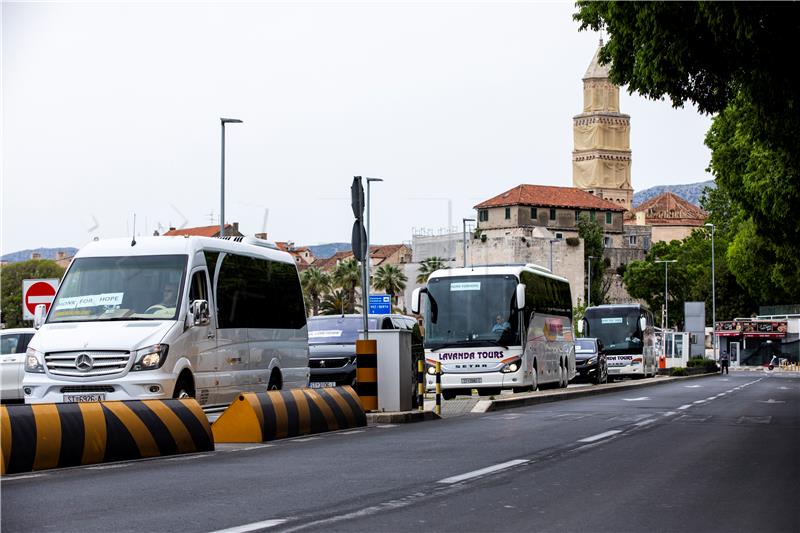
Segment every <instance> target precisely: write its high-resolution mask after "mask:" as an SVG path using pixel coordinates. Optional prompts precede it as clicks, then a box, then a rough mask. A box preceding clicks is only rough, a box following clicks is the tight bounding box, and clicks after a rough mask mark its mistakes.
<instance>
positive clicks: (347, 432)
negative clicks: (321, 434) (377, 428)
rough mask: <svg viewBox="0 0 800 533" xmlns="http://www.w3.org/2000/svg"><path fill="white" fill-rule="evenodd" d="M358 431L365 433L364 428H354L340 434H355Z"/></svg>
mask: <svg viewBox="0 0 800 533" xmlns="http://www.w3.org/2000/svg"><path fill="white" fill-rule="evenodd" d="M356 433H364V430H363V429H354V430H353V431H342V432H341V433H340V435H355V434H356Z"/></svg>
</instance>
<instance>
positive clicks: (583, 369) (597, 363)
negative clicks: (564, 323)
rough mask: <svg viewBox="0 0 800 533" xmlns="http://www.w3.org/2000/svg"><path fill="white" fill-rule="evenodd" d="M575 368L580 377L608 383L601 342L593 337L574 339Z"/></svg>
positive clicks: (599, 382) (598, 382)
mask: <svg viewBox="0 0 800 533" xmlns="http://www.w3.org/2000/svg"><path fill="white" fill-rule="evenodd" d="M575 369H576V370H577V371H578V375H579V376H580V377H581V378H582V379H588V380H591V381H592V382H593V383H595V384H597V385H599V384H601V383H608V364H607V363H606V354H605V352H604V351H603V343H602V342H601V341H600V340H599V339H596V338H593V337H583V338H580V339H575Z"/></svg>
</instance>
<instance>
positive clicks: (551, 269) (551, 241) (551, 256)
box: [550, 239, 560, 272]
mask: <svg viewBox="0 0 800 533" xmlns="http://www.w3.org/2000/svg"><path fill="white" fill-rule="evenodd" d="M559 240H560V239H550V272H552V271H553V243H554V242H558V241H559Z"/></svg>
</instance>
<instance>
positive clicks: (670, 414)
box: [661, 411, 678, 416]
mask: <svg viewBox="0 0 800 533" xmlns="http://www.w3.org/2000/svg"><path fill="white" fill-rule="evenodd" d="M677 414H678V413H676V412H675V411H667V412H666V413H664V414H663V415H661V416H672V415H677Z"/></svg>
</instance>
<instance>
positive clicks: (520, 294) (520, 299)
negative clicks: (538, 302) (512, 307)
mask: <svg viewBox="0 0 800 533" xmlns="http://www.w3.org/2000/svg"><path fill="white" fill-rule="evenodd" d="M517 309H525V284H524V283H517Z"/></svg>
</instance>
